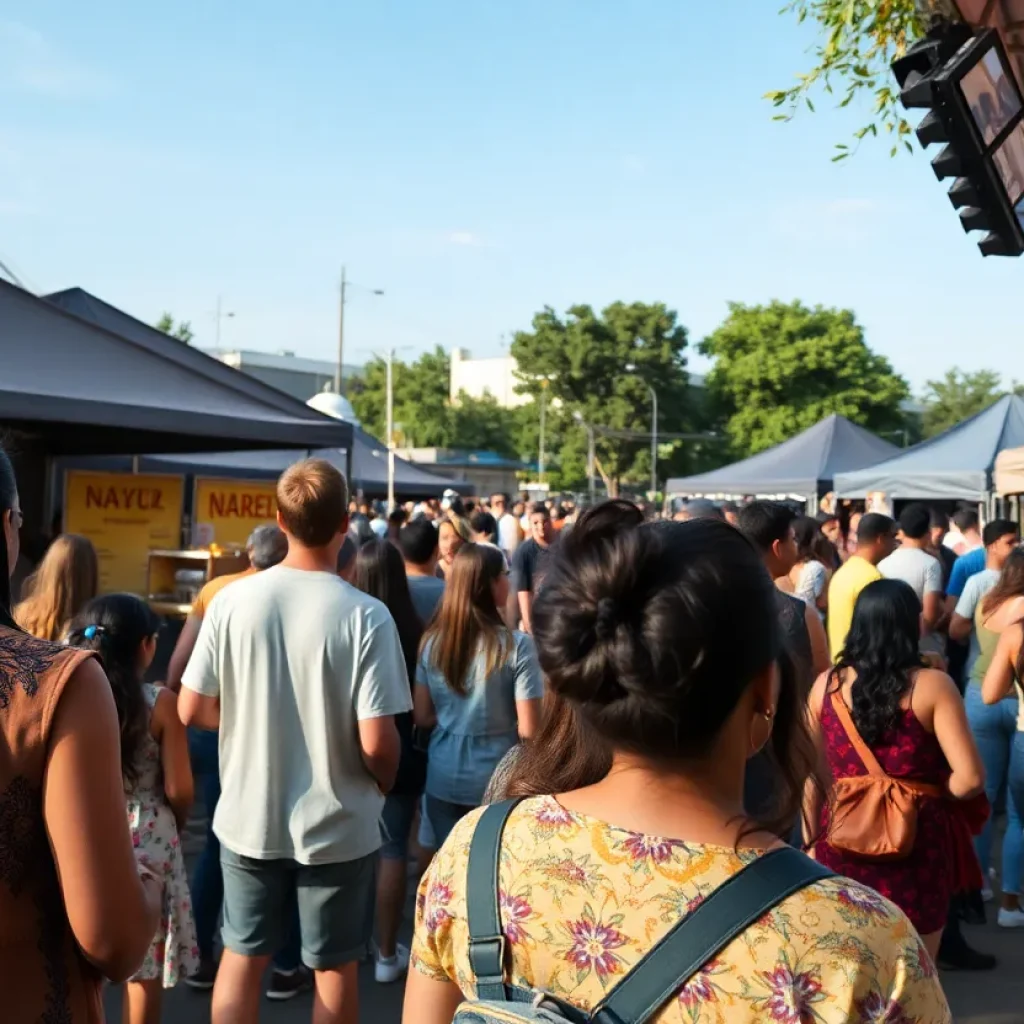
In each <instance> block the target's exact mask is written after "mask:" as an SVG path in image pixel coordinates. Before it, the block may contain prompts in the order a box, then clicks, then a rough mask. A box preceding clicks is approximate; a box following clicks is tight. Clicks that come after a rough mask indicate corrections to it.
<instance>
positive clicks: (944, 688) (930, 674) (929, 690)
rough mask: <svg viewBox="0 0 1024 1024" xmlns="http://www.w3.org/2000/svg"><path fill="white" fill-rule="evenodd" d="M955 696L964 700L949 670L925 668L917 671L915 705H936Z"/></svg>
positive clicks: (914, 690)
mask: <svg viewBox="0 0 1024 1024" xmlns="http://www.w3.org/2000/svg"><path fill="white" fill-rule="evenodd" d="M954 697H955V698H956V699H957V700H962V698H961V696H960V691H959V689H957V685H956V683H954V682H953V677H952V676H951V675H949V673H948V672H942V671H941V670H940V669H937V668H923V669H921V670H920V671H919V672H918V673H917V676H916V677H915V679H914V688H913V701H914V706H915V707H919V706H921V705H922V704H931V705H935V704H938V703H939V702H940V701H943V700H949V699H951V698H954Z"/></svg>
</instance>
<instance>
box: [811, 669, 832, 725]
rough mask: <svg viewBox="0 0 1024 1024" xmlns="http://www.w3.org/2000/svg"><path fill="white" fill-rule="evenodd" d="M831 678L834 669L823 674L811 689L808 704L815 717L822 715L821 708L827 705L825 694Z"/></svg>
mask: <svg viewBox="0 0 1024 1024" xmlns="http://www.w3.org/2000/svg"><path fill="white" fill-rule="evenodd" d="M831 678H832V669H829V670H828V671H827V672H822V673H821V675H819V676H818V678H817V679H815V680H814V685H813V686H812V687H811V692H810V695H809V696H808V698H807V703H808V706H809V707H810V710H811V712H812V713H813V714H814V715H815V716H820V715H821V707H822V705H823V704H824V703H825V693H826V691H827V690H828V683H829V680H830V679H831Z"/></svg>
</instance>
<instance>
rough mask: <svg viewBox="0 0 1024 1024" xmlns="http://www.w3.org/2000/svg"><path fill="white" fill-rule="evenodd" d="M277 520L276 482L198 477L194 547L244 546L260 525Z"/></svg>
mask: <svg viewBox="0 0 1024 1024" xmlns="http://www.w3.org/2000/svg"><path fill="white" fill-rule="evenodd" d="M276 521H277V484H276V483H275V482H274V481H273V480H214V479H209V478H204V477H197V478H196V482H195V515H194V517H193V520H192V522H193V532H192V541H193V543H194V544H200V545H203V546H206V545H208V544H217V545H219V546H220V547H222V548H228V547H244V546H245V542H246V541H247V540H248V539H249V535H250V534H251V533H252V531H253V530H255V529H256V527H257V526H263V525H264V524H265V523H273V522H276Z"/></svg>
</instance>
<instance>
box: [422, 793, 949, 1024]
mask: <svg viewBox="0 0 1024 1024" xmlns="http://www.w3.org/2000/svg"><path fill="white" fill-rule="evenodd" d="M481 813H482V812H480V811H477V812H474V813H473V814H470V815H468V816H467V817H465V818H463V819H462V821H461V822H459V824H458V825H457V826H456V827H455V829H454V831H453V832H452V834H451V836H450V837H449V839H448V841H447V842H446V843H445V844H444V846H443V847H442V849H441V850H440V852H439V853H438V854H437V856H436V857H435V858H434V862H433V863H432V864H431V866H430V869H429V870H428V872H427V874H426V875H425V876H424V879H423V882H422V883H421V885H420V890H419V894H418V898H417V905H416V936H415V940H414V943H413V965H414V967H415V968H416V969H417V970H418V971H420V972H421V973H422V974H425V975H427V976H428V977H430V978H434V979H436V980H451V981H454V982H455V983H456V984H457V985H458V986H459V988H460V989H461V990H462V991H463V992H464V993H466V995H467V996H468V997H473V996H474V994H475V987H474V981H473V974H472V971H471V970H470V966H469V955H468V945H469V935H468V927H467V921H466V872H467V865H468V858H469V844H470V841H471V839H472V837H473V830H474V829H475V827H476V823H477V821H479V818H480V814H481ZM758 853H759V851H757V850H741V851H739V852H738V853H737V852H736V851H734V850H732V849H730V848H726V847H719V846H709V845H701V844H696V843H687V842H683V841H681V840H677V839H665V838H661V837H657V836H646V835H640V834H638V833H634V832H629V831H626V830H625V829H621V828H616V827H614V826H611V825H608V824H606V823H604V822H601V821H597V820H596V819H593V818H589V817H586V816H584V815H580V814H577V813H574V812H571V811H568V810H566V809H565V808H563V807H562V806H561V805H560V804H559V803H558V802H557V801H556V800H555V799H554V798H553V797H535V798H533V799H531V800H526V801H524V802H523V803H521V804H520V805H519V806H518V807H517V808H516V809H515V810H514V811H513V812H512V815H511V817H510V818H509V821H508V824H507V826H506V829H505V834H504V839H503V842H502V859H501V872H500V897H499V902H500V906H501V917H502V928H503V931H504V934H505V937H506V939H507V940H508V945H509V954H508V958H509V962H508V963H507V965H506V972H507V973H506V980H508V981H509V982H510V983H511V984H513V985H515V986H518V987H522V988H525V989H537V990H543V991H546V992H549V993H551V994H552V995H555V996H558V997H559V998H561V999H563V1000H565V1001H567V1002H570V1003H572V1004H574V1005H575V1006H577V1007H579V1008H580V1009H582V1010H584V1011H585V1012H588V1011H590V1010H592V1009H593V1007H594V1006H595V1005H596V1004H597V1003H598V1002H599V1001H600V1000H601V999H602V998H603V997H604V996H605V994H606V993H607V992H608V991H609V990H610V989H611V988H612V987H613V986H614V985H615V984H616V983H617V982H618V981H620V980H621V979H622V977H623V976H624V975H625V974H626V973H627V971H629V969H630V968H631V967H632V966H633V965H634V964H635V963H637V961H638V960H639V959H640V958H641V957H642V956H643V955H644V953H646V952H647V951H648V950H649V949H650V948H651V947H652V946H653V945H655V944H656V943H657V942H658V941H659V940H660V939H661V938H662V936H663V935H665V933H666V932H667V931H668V930H669V928H671V927H672V925H674V924H675V923H676V922H677V921H678V920H679V919H680V917H681V916H683V915H684V914H686V913H687V912H688V911H690V910H692V909H693V908H694V907H695V906H696V905H697V904H698V903H700V901H701V900H703V899H705V898H706V897H707V896H709V895H710V894H711V893H712V892H713V891H714V890H715V889H716V888H718V886H720V885H721V884H722V883H723V882H724V881H725V880H726V879H727V878H729V877H730V876H731V875H733V874H735V873H736V872H737V871H739V870H740V869H741V868H742V867H743V866H744V865H745V864H746V863H748V862H749V861H751V860H752V859H754V858H755V857H757V856H758ZM952 1019H953V1018H952V1015H951V1013H950V1010H949V1006H948V1005H947V1003H946V999H945V996H944V995H943V993H942V988H941V985H940V984H939V980H938V976H937V974H936V971H935V967H934V965H933V963H932V961H931V958H930V957H929V956H928V953H927V952H926V951H925V949H924V946H923V945H922V944H921V940H920V939H919V938H918V935H917V932H915V931H914V928H913V926H912V925H911V924H910V922H909V921H908V920H907V918H906V917H905V916H904V915H903V913H902V912H901V911H900V910H898V909H897V908H896V907H895V906H894V905H893V904H892V903H890V902H888V901H887V900H885V899H883V898H882V897H881V896H879V895H878V894H877V893H876V892H874V891H873V890H871V889H868V888H867V887H866V886H863V885H859V884H858V883H856V882H851V881H849V880H848V879H845V878H839V877H836V878H832V879H827V880H825V881H822V882H817V883H815V884H814V885H812V886H809V887H808V888H806V889H804V890H802V891H801V892H799V893H796V894H795V895H793V896H790V897H788V898H787V899H785V900H783V901H782V903H780V904H779V905H778V906H777V907H776V908H775V909H774V910H773V911H772V912H771V913H770V914H768V915H766V916H765V917H764V918H763V919H762V920H761V921H759V922H758V923H757V924H756V925H754V926H753V927H751V928H749V929H747V931H746V932H745V933H744V934H743V935H741V936H739V937H738V938H736V939H735V940H734V941H733V942H732V943H730V944H729V945H728V946H726V948H725V949H724V950H723V951H722V952H721V953H720V954H719V955H718V957H716V958H715V959H714V960H712V961H711V962H710V963H708V964H707V965H706V966H705V967H704V969H703V970H702V971H701V972H700V973H698V974H697V975H695V976H694V977H693V978H692V979H691V980H690V981H689V982H688V983H687V984H686V985H685V986H684V987H683V988H681V989H680V991H679V992H678V993H677V994H676V995H675V996H674V997H673V998H672V999H671V1000H670V1001H669V1002H668V1003H666V1004H665V1006H664V1007H663V1009H662V1010H661V1012H660V1013H659V1014H658V1015H657V1016H656V1017H655V1018H654V1021H655V1024H725V1022H728V1024H742V1022H745V1021H746V1022H751V1024H752V1022H755V1021H757V1022H764V1021H778V1022H782V1024H951V1022H952Z"/></svg>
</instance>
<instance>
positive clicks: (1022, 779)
mask: <svg viewBox="0 0 1024 1024" xmlns="http://www.w3.org/2000/svg"><path fill="white" fill-rule="evenodd" d="M964 701H965V704H966V706H967V721H968V722H969V723H970V726H971V732H972V733H973V734H974V742H975V743H977V744H978V751H979V753H980V754H981V760H982V763H983V764H984V765H985V795H986V796H987V797H988V800H989V803H990V804H991V805H992V807H993V808H994V807H995V806H996V804H997V802H998V800H999V796H1000V794H1001V793H1003V792H1005V793H1006V837H1005V838H1004V840H1003V863H1002V872H1001V875H1000V881H1001V886H1002V890H1003V892H1004V893H1010V894H1014V895H1019V894H1020V887H1021V874H1022V870H1024V824H1022V822H1021V817H1020V812H1019V810H1018V808H1019V807H1021V806H1022V804H1021V803H1020V797H1024V743H1021V741H1020V740H1019V739H1018V733H1017V698H1016V697H1006V698H1005V699H1004V700H1001V701H1000V702H999V703H998V704H986V703H985V702H984V701H983V700H982V699H981V687H980V686H979V685H978V684H977V683H974V682H972V683H971V684H970V685H969V686H968V687H967V693H966V694H965V697H964ZM1011 778H1018V779H1019V782H1018V786H1017V792H1016V793H1015V792H1014V789H1013V787H1012V786H1011V785H1010V784H1009V782H1010V779H1011ZM992 831H993V822H992V816H991V815H990V816H989V820H988V822H987V824H986V825H985V828H984V829H983V830H982V833H981V835H980V836H978V837H977V839H975V841H974V847H975V850H976V851H977V853H978V860H979V862H980V863H981V870H982V872H983V873H985V875H986V878H987V873H988V869H989V867H990V862H991V859H992Z"/></svg>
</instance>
